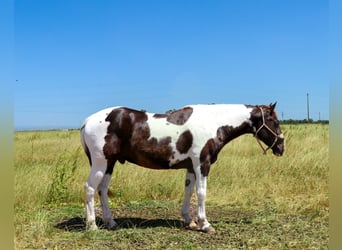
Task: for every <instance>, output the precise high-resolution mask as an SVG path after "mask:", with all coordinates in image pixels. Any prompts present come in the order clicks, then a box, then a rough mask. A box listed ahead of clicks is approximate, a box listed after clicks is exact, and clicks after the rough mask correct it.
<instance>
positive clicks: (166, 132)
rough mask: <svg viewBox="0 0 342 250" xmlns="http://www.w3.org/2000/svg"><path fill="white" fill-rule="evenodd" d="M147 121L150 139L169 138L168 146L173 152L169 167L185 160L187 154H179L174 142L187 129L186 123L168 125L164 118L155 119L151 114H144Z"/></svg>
mask: <svg viewBox="0 0 342 250" xmlns="http://www.w3.org/2000/svg"><path fill="white" fill-rule="evenodd" d="M146 114H147V117H148V120H147V124H148V126H149V128H150V137H149V139H151V138H156V139H157V140H160V139H162V138H165V136H168V137H171V143H170V146H171V147H172V151H173V153H174V154H173V157H171V158H170V159H169V160H170V165H173V164H176V163H178V162H179V161H182V160H185V159H186V158H187V157H188V154H187V153H186V154H181V153H180V152H179V151H178V150H177V147H176V142H177V140H178V138H179V136H180V135H181V134H182V133H183V132H185V131H186V130H187V129H188V127H187V126H186V123H185V124H184V125H175V124H173V123H170V122H168V121H167V120H166V117H165V118H164V117H163V118H155V117H153V116H154V115H155V114H153V113H146Z"/></svg>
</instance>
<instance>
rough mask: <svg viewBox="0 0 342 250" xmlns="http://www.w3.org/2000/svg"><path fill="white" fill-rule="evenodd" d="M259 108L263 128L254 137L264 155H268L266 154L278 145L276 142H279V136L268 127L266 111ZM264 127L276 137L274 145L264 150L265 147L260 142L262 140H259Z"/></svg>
mask: <svg viewBox="0 0 342 250" xmlns="http://www.w3.org/2000/svg"><path fill="white" fill-rule="evenodd" d="M258 108H259V109H260V111H261V117H262V125H261V126H260V127H259V128H258V130H257V131H256V132H255V134H254V137H255V138H256V140H257V142H258V144H259V145H260V147H261V149H262V151H263V152H264V155H266V154H267V150H269V149H270V148H273V146H274V145H275V144H276V142H277V141H278V138H279V136H278V135H277V134H276V133H275V132H273V131H272V129H270V128H269V127H268V126H267V125H266V123H265V117H264V111H263V110H262V108H260V107H258ZM263 127H265V128H266V129H267V130H268V131H270V132H271V133H272V134H273V135H274V136H275V138H274V141H273V143H272V145H271V146H269V147H267V148H266V149H265V148H264V146H263V145H262V143H261V142H260V139H259V138H258V133H259V131H260V130H261V129H262V128H263Z"/></svg>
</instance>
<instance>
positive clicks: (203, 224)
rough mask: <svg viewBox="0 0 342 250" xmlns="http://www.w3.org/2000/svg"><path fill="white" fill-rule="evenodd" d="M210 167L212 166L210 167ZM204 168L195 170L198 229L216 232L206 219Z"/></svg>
mask: <svg viewBox="0 0 342 250" xmlns="http://www.w3.org/2000/svg"><path fill="white" fill-rule="evenodd" d="M209 167H210V165H209ZM202 168H203V166H202V167H201V168H198V169H196V170H195V173H196V192H197V202H198V209H197V219H198V222H197V223H198V228H199V230H201V231H202V232H206V233H208V232H214V231H215V229H214V228H213V227H212V226H211V225H210V223H209V222H208V220H207V218H206V213H205V198H206V194H207V174H208V173H209V171H208V172H206V173H207V174H206V175H204V174H203V172H205V171H202Z"/></svg>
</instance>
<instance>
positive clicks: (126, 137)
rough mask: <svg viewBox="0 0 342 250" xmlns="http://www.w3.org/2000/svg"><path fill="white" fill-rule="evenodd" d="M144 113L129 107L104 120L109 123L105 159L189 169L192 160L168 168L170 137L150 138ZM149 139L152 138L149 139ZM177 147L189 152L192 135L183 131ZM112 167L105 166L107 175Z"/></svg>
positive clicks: (171, 153)
mask: <svg viewBox="0 0 342 250" xmlns="http://www.w3.org/2000/svg"><path fill="white" fill-rule="evenodd" d="M147 120H148V117H147V115H146V113H145V112H142V111H137V110H133V109H128V108H118V109H115V110H113V111H112V112H111V113H110V114H109V115H108V117H107V118H106V121H108V122H109V123H110V124H109V126H108V128H107V135H106V136H105V145H104V146H103V152H104V155H105V156H106V159H107V160H110V161H111V162H115V161H116V160H119V162H121V163H124V162H125V161H126V160H127V161H129V162H132V163H135V164H138V165H141V166H144V167H147V168H152V169H169V168H175V169H178V168H186V169H191V168H192V161H191V159H190V158H189V159H185V160H183V161H180V162H177V163H176V164H174V165H172V166H170V160H169V159H170V158H171V157H172V155H173V154H174V152H173V149H172V147H171V137H170V136H165V137H163V138H161V139H159V140H158V139H157V138H155V137H151V131H150V128H149V126H148V123H147ZM150 137H151V138H150ZM179 140H180V142H179V143H178V144H179V147H180V149H181V150H182V151H185V150H186V151H188V150H189V148H190V147H191V145H192V135H191V133H190V132H184V133H183V134H182V135H181V136H180V139H179ZM111 165H112V164H110V165H108V166H107V168H108V170H107V172H108V173H110V172H111V171H112V167H111Z"/></svg>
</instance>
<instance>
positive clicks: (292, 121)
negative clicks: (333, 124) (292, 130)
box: [280, 119, 329, 124]
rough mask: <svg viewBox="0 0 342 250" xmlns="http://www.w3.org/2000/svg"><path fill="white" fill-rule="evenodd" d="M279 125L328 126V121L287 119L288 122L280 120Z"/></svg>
mask: <svg viewBox="0 0 342 250" xmlns="http://www.w3.org/2000/svg"><path fill="white" fill-rule="evenodd" d="M280 123H281V124H305V123H306V124H329V120H317V121H314V120H313V119H309V120H308V119H303V120H294V119H288V120H281V121H280Z"/></svg>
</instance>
